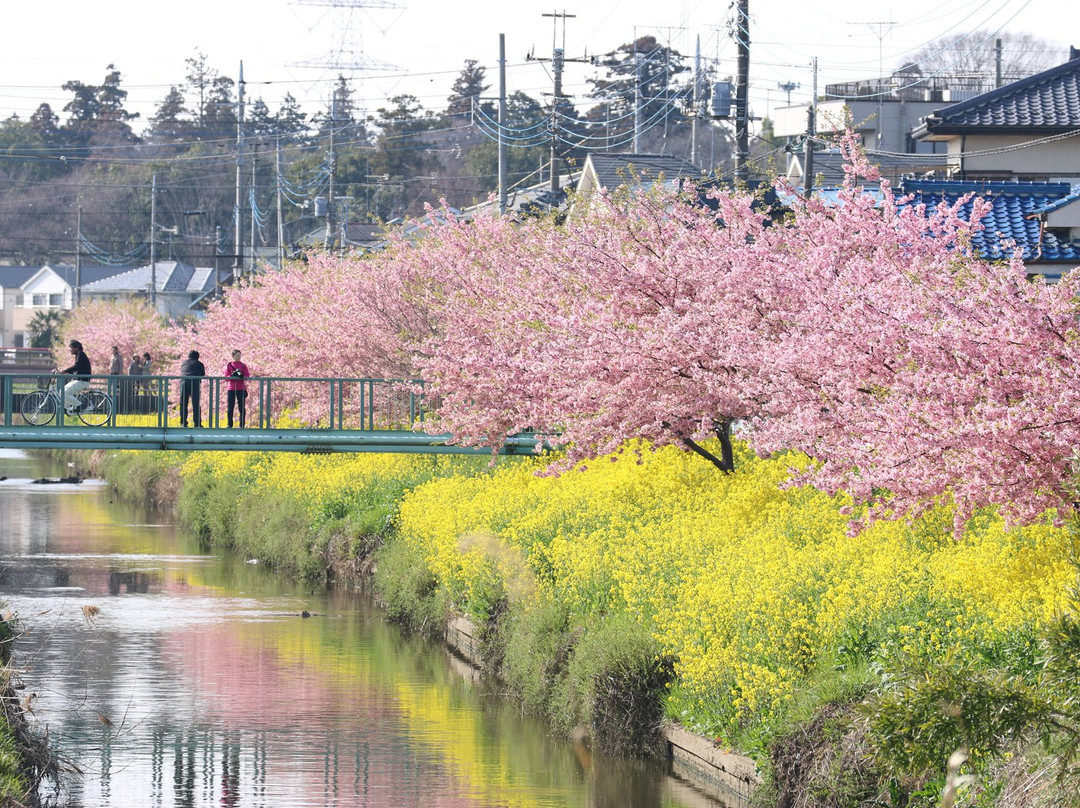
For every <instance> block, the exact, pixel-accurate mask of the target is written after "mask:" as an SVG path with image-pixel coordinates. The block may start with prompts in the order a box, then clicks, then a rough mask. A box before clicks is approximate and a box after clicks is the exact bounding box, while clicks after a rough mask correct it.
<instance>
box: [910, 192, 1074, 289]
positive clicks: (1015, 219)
mask: <svg viewBox="0 0 1080 808" xmlns="http://www.w3.org/2000/svg"><path fill="white" fill-rule="evenodd" d="M898 190H899V191H900V192H901V193H903V194H910V195H911V197H912V198H911V201H910V202H909V203H908V204H920V203H925V204H926V205H927V206H935V205H937V204H939V203H941V202H945V203H947V204H950V205H952V204H955V203H956V202H957V201H958V200H959V199H961V198H962V197H963V196H965V195H967V194H975V195H977V196H981V197H983V198H984V199H986V200H988V201H990V202H992V203H993V208H992V209H991V211H990V213H989V214H988V215H987V217H986V218H985V219H983V222H982V223H983V225H984V229H983V230H982V231H980V232H978V233H976V234H974V237H973V239H972V246H973V247H974V249H975V251H976V252H977V253H978V254H979V255H980V256H982V257H983V258H986V259H989V260H1002V259H1007V258H1008V257H1010V256H1011V255H1012V252H1013V249H1014V247H1013V244H1015V245H1016V246H1017V247H1020V248H1022V250H1023V259H1024V263H1025V264H1026V266H1027V270H1028V274H1029V275H1042V276H1043V277H1045V278H1046V279H1047V280H1048V281H1056V280H1059V279H1060V278H1061V276H1062V275H1064V274H1065V273H1067V272H1068V271H1069V270H1071V269H1073V268H1074V267H1077V266H1080V185H1072V184H1070V183H1067V182H1027V181H1010V182H1002V181H994V180H989V181H974V180H966V181H959V180H905V181H904V182H903V183H902V184H901V186H900V188H899V189H898ZM970 207H971V205H970V203H967V205H966V206H965V209H964V213H967V212H968V211H969V210H970Z"/></svg>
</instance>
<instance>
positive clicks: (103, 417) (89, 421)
mask: <svg viewBox="0 0 1080 808" xmlns="http://www.w3.org/2000/svg"><path fill="white" fill-rule="evenodd" d="M78 412H79V419H80V420H81V421H82V422H83V423H84V424H86V425H87V426H104V425H105V424H107V423H108V422H109V419H110V418H112V413H113V406H112V399H111V398H109V397H108V396H107V395H106V394H105V393H103V392H101V391H100V390H87V391H86V392H85V393H83V394H82V397H81V401H80V404H79V410H78Z"/></svg>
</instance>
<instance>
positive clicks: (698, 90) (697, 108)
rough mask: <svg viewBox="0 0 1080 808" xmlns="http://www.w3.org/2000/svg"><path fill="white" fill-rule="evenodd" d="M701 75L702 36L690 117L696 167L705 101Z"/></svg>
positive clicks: (696, 54)
mask: <svg viewBox="0 0 1080 808" xmlns="http://www.w3.org/2000/svg"><path fill="white" fill-rule="evenodd" d="M702 84H703V82H702V75H701V35H700V34H698V37H697V44H696V45H695V47H694V95H693V101H692V102H691V103H692V104H693V115H691V116H690V162H691V163H693V164H694V165H697V164H698V161H697V146H698V142H697V130H698V119H699V118H700V117H701V114H702V109H701V102H702V101H703V100H704V96H705V93H704V89H705V88H704V87H703V86H702Z"/></svg>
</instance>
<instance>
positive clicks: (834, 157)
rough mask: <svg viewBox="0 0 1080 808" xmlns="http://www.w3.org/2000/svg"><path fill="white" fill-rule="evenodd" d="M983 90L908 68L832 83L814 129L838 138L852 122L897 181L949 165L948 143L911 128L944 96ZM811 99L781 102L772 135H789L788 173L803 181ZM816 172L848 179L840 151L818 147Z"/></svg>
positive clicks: (824, 181) (833, 180)
mask: <svg viewBox="0 0 1080 808" xmlns="http://www.w3.org/2000/svg"><path fill="white" fill-rule="evenodd" d="M981 91H982V87H981V85H980V84H978V83H977V82H976V81H975V80H974V79H973V78H972V77H964V76H923V75H922V73H921V72H920V71H919V70H918V68H917V67H907V68H902V69H900V70H897V71H895V72H894V73H892V74H890V75H888V76H883V77H881V78H875V79H862V80H858V81H850V82H842V83H838V84H827V85H826V86H825V93H824V95H823V96H822V97H821V98H819V99H818V103H817V108H816V115H815V119H814V134H815V135H816V136H819V137H823V138H832V139H835V138H839V137H840V135H842V134H843V133H844V132H845V130H846V129H847V127H848V125H849V123H850V126H851V129H852V131H853V132H854V133H855V135H856V136H857V137H858V139H859V142H860V143H861V144H862V146H863V148H864V149H866V150H867V152H868V153H869V154H870V156H871V159H872V160H873V162H874V163H875V165H877V166H878V167H879V169H880V170H881V173H882V176H884V177H886V178H888V179H889V180H890V181H893V182H896V181H898V180H899V178H900V177H901V176H902V175H904V174H909V173H913V172H918V173H925V172H927V171H933V170H935V169H940V168H941V167H942V166H943V165H944V160H945V146H944V145H943V144H940V143H936V142H921V141H918V140H916V139H915V138H914V137H913V136H912V132H913V131H914V130H915V128H916V127H917V126H918V125H919V123H920V122H921V121H922V119H923V118H924V117H925V116H926V115H929V114H930V113H932V112H933V111H934V110H935V109H937V108H939V107H940V106H941V102H942V101H943V100H944V101H950V100H951V101H958V100H960V99H963V98H971V97H972V96H974V95H977V94H978V93H979V92H981ZM809 108H810V105H809V104H796V105H788V106H782V107H779V108H777V109H775V110H774V111H773V114H772V119H773V134H774V136H775V137H777V138H784V139H785V140H786V151H787V155H788V157H787V177H788V179H789V180H791V182H792V183H793V184H794V185H796V186H799V185H802V184H803V183H804V174H805V165H804V162H805V159H804V148H803V143H804V139H805V137H806V133H807V127H808V122H809V116H808V113H809ZM812 171H813V173H814V175H815V177H818V176H820V183H819V184H821V185H836V184H839V183H840V182H841V181H842V180H843V170H842V161H841V158H840V155H839V152H838V151H836V150H832V151H828V150H826V151H822V150H821V149H820V148H819V149H817V150H815V152H814V163H813V168H812Z"/></svg>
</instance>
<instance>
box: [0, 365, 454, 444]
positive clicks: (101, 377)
mask: <svg viewBox="0 0 1080 808" xmlns="http://www.w3.org/2000/svg"><path fill="white" fill-rule="evenodd" d="M71 378H72V377H71V376H70V375H64V374H53V375H50V374H42V373H32V372H25V373H2V374H0V408H2V409H0V416H2V418H0V421H2V423H3V425H5V426H16V427H18V426H22V425H24V424H23V422H22V417H21V414H20V409H19V407H20V403H21V400H22V397H23V396H24V395H26V394H27V393H29V392H32V391H33V390H36V389H39V388H42V387H53V388H54V389H55V390H56V391H57V393H58V394H59V395H62V391H63V386H64V385H65V384H66V383H67V382H68V381H70V380H71ZM192 380H197V381H199V382H200V397H201V399H202V411H203V412H204V413H205V414H206V417H205V418H204V419H203V420H204V422H205V423H206V426H207V427H211V428H212V427H218V426H220V425H221V423H222V418H221V416H222V413H223V407H224V401H225V399H226V398H227V396H225V395H223V392H225V391H227V386H228V384H230V383H234V382H235V381H236V380H235V379H231V378H229V377H226V376H217V375H212V376H210V375H208V376H200V377H188V376H182V375H179V374H155V375H146V376H143V375H137V376H130V375H126V374H125V375H118V376H112V375H108V374H93V375H92V376H91V377H90V381H91V385H92V386H94V387H99V388H102V389H104V390H105V391H106V392H107V393H108V394H109V395H110V396H111V397H112V399H113V402H114V411H115V413H116V415H117V416H127V415H136V414H137V415H140V416H152V417H154V420H155V421H156V425H157V426H159V427H167V426H170V417H171V416H172V414H173V412H174V411H175V409H176V405H178V403H179V400H180V389H181V383H182V382H184V381H192ZM244 382H245V387H246V389H247V391H248V396H247V402H246V407H247V411H248V412H249V413H251V414H252V415H253V418H252V419H249V421H248V424H247V425H248V426H255V427H260V428H265V429H271V428H278V429H280V428H288V427H287V426H284V425H283V424H282V423H281V422H280V419H279V416H280V415H282V414H284V413H286V412H292V413H294V414H295V415H296V416H297V417H298V418H299V419H300V422H301V423H302V424H303V425H304V427H306V428H311V427H316V428H329V429H345V428H349V429H361V430H371V431H379V430H385V429H389V428H391V427H396V428H401V427H402V426H404V427H405V428H407V429H409V428H413V427H415V426H416V425H417V424H419V423H422V422H423V421H424V419H425V417H426V415H427V413H428V412H430V411H431V410H432V409H433V402H432V401H430V400H429V398H428V396H427V394H426V393H425V390H424V387H425V385H424V382H423V380H421V379H405V378H398V379H382V378H377V377H355V378H354V377H335V376H251V377H248V378H247V379H245V380H244ZM320 388H321V389H320ZM110 423H111V425H116V424H117V423H118V421H117V417H116V416H114V418H113V419H112V420H111V422H110Z"/></svg>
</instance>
